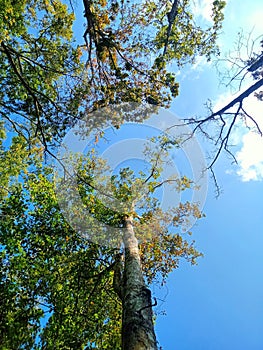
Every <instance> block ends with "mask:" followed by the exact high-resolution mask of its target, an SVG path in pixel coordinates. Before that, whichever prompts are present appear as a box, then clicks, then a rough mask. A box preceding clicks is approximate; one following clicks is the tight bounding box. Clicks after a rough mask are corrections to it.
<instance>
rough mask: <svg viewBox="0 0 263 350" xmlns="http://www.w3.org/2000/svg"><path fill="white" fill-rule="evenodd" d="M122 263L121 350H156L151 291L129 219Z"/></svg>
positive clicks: (126, 225)
mask: <svg viewBox="0 0 263 350" xmlns="http://www.w3.org/2000/svg"><path fill="white" fill-rule="evenodd" d="M123 240H124V246H125V261H124V272H123V281H122V282H123V284H122V309H123V314H122V350H157V342H156V336H155V333H154V327H153V319H152V317H153V313H152V299H151V291H150V290H149V289H148V288H147V287H146V285H145V283H144V279H143V275H142V270H141V261H140V255H139V248H138V241H137V239H136V237H135V234H134V230H133V224H132V218H131V217H129V218H127V219H126V220H125V232H124V237H123Z"/></svg>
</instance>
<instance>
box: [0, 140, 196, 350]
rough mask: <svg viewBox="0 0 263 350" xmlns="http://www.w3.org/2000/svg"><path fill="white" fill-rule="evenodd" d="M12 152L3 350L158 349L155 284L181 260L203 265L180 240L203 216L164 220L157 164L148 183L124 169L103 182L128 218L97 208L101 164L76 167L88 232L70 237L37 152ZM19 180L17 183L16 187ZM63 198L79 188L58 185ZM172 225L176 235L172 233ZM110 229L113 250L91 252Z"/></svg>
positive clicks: (4, 217)
mask: <svg viewBox="0 0 263 350" xmlns="http://www.w3.org/2000/svg"><path fill="white" fill-rule="evenodd" d="M10 147H11V148H12V150H14V149H15V150H16V152H17V155H18V157H17V159H20V160H21V161H20V163H19V162H18V164H17V165H16V166H15V169H16V171H15V172H14V175H13V176H9V178H8V179H7V173H8V169H9V168H11V169H12V168H14V164H12V159H11V157H10V151H9V150H6V151H5V152H2V164H3V168H2V171H1V177H2V178H4V179H6V180H5V181H6V183H5V187H4V188H3V190H4V191H5V192H4V193H2V195H3V196H2V201H1V220H0V226H1V229H0V232H1V243H2V246H1V274H2V281H1V310H2V312H1V323H0V331H1V333H0V335H1V343H2V344H3V346H5V348H7V349H11V348H17V349H20V348H21V349H22V348H27V349H32V348H35V349H41V348H45V349H61V348H64V349H71V348H72V347H73V348H86V349H94V348H98V349H103V348H105V349H107V348H114V349H120V348H122V349H132V348H136V347H137V348H139V349H151V348H152V349H155V348H157V343H156V339H155V335H154V331H153V323H152V322H153V321H152V304H154V302H153V301H152V299H151V292H150V289H149V283H151V282H152V281H153V280H154V279H157V280H158V279H159V280H160V279H161V280H163V279H165V278H166V277H167V274H168V273H169V272H170V271H171V270H172V269H174V268H176V267H177V265H178V262H179V259H180V258H186V259H187V260H189V261H190V262H191V263H195V260H196V258H197V257H198V256H200V253H198V252H197V251H196V250H195V248H194V246H193V243H191V242H189V240H188V239H187V238H183V237H181V235H180V234H179V233H176V230H177V228H178V227H179V226H180V225H181V223H182V222H183V221H184V218H185V217H188V216H194V217H197V218H198V217H201V216H202V214H201V213H200V211H199V210H198V207H197V206H196V205H194V204H192V205H191V204H190V203H187V202H186V203H181V204H180V206H179V207H178V208H171V210H170V211H169V212H168V213H165V212H163V211H162V210H161V208H160V204H159V203H158V200H157V199H156V198H154V196H152V195H151V194H154V191H155V189H157V188H159V187H160V186H161V185H162V181H163V180H161V179H160V177H159V174H160V171H161V162H158V164H157V163H156V162H154V167H153V168H152V169H150V170H151V171H150V176H146V175H145V174H141V175H140V176H136V175H135V174H134V173H133V172H132V171H131V170H129V169H123V170H122V171H121V172H120V174H119V175H114V176H113V177H111V178H108V179H107V182H108V184H111V189H112V190H111V192H110V193H111V194H113V195H114V197H115V199H117V200H118V202H119V201H121V203H122V204H123V207H122V210H119V211H116V210H115V209H114V208H113V209H109V207H108V206H105V204H104V202H103V201H102V200H101V190H102V188H101V187H100V186H99V184H100V183H101V181H100V178H102V177H103V178H105V170H104V169H103V168H102V166H101V164H102V163H101V164H98V163H94V159H96V160H97V158H94V156H92V155H88V156H87V157H82V158H81V159H80V160H79V162H78V164H77V169H78V174H79V181H78V189H79V193H80V195H81V196H82V199H83V203H84V208H85V210H88V212H89V213H90V215H88V216H86V218H83V217H82V213H81V208H78V207H77V208H75V213H73V214H74V216H75V218H76V217H77V216H78V215H79V218H80V219H82V220H83V219H85V220H86V221H87V223H88V227H89V230H86V231H84V232H80V231H77V230H74V229H72V227H71V226H70V225H69V224H68V223H67V221H66V220H65V218H64V217H63V215H62V213H61V211H60V207H59V205H58V202H57V196H56V192H55V190H54V184H53V182H52V181H51V177H52V173H51V170H50V169H49V168H47V167H43V165H42V159H41V157H42V156H41V154H43V150H41V149H39V148H38V147H36V148H35V149H34V150H32V149H31V150H30V151H29V152H28V151H27V149H26V143H25V141H24V140H23V138H21V137H20V138H15V139H14V141H13V143H12V145H11V146H10ZM21 164H22V165H21ZM96 165H97V167H96ZM3 169H5V171H6V172H4V170H3ZM99 174H100V176H99ZM94 175H95V176H94ZM15 177H19V178H20V179H21V181H20V182H19V183H18V182H17V181H16V179H15ZM7 180H8V182H7ZM146 180H147V181H146ZM104 181H105V180H104ZM145 181H146V182H145ZM167 181H170V182H171V183H174V184H175V187H176V188H177V190H179V189H184V188H185V189H187V188H188V187H189V186H190V185H191V182H189V180H187V179H186V178H182V179H180V178H170V179H167ZM90 182H92V186H93V187H91V186H90ZM104 183H105V182H104ZM145 183H146V184H147V186H146V192H145V195H144V196H143V197H142V198H141V200H139V201H138V202H137V201H135V198H138V199H139V196H138V194H139V193H140V192H141V191H140V190H141V188H142V185H145ZM87 184H88V185H87ZM107 188H109V186H107V184H106V183H105V189H107ZM144 188H145V187H144ZM59 190H60V191H61V192H63V191H64V193H65V195H66V196H67V197H66V199H67V200H68V201H69V200H70V201H71V202H74V197H75V196H76V191H75V190H76V187H75V185H74V184H72V182H71V179H69V182H66V183H65V182H64V181H63V182H61V183H60V184H59ZM73 207H74V205H73ZM139 214H140V215H139ZM94 219H95V220H94ZM98 220H99V222H100V225H97V221H98ZM101 223H103V224H105V225H106V228H107V231H105V226H103V227H101ZM169 224H171V225H172V226H173V227H174V230H175V234H173V232H171V231H170V230H169V231H168V225H169ZM111 228H114V234H115V235H114V236H112V237H113V240H114V242H115V244H116V245H115V247H112V248H111V247H108V248H107V247H103V246H101V245H98V244H97V243H96V242H94V240H95V238H94V237H97V236H98V237H100V239H101V238H104V239H105V237H106V236H107V235H112V232H113V231H111ZM94 230H96V235H95V236H94ZM135 233H136V236H137V237H138V238H136V237H135ZM103 234H104V237H103V236H102V235H103ZM91 239H92V240H93V242H92V241H91ZM137 239H138V241H139V242H137ZM121 242H124V248H123V246H122V245H121ZM138 244H139V245H138ZM121 313H122V316H121ZM45 315H46V316H45ZM121 323H122V345H121V335H120V332H121ZM14 334H15V336H14Z"/></svg>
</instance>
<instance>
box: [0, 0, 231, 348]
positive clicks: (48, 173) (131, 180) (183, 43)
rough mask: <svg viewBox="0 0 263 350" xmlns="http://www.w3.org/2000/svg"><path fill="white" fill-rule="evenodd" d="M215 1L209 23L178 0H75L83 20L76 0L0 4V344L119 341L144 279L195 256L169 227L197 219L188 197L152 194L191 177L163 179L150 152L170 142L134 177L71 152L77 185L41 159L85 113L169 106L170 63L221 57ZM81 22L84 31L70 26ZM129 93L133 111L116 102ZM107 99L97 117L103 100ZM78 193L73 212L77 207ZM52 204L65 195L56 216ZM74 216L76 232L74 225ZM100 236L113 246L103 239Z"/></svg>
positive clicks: (144, 292)
mask: <svg viewBox="0 0 263 350" xmlns="http://www.w3.org/2000/svg"><path fill="white" fill-rule="evenodd" d="M224 5H225V3H224V1H218V0H215V1H214V2H213V7H212V14H211V15H212V25H211V26H210V27H208V26H201V24H198V23H196V21H195V18H194V15H193V13H192V3H191V2H190V1H189V0H182V1H177V0H175V1H174V2H173V3H171V2H167V1H163V0H158V1H157V0H156V1H129V0H127V1H111V0H109V1H105V0H92V1H88V0H84V1H83V11H84V18H83V17H80V18H79V17H78V16H79V8H78V6H77V4H76V3H75V2H73V1H69V3H67V2H66V1H65V2H63V1H59V0H56V1H49V0H40V1H35V0H24V1H20V2H19V3H17V2H14V1H9V0H5V1H3V2H2V4H1V5H0V29H1V38H0V74H1V78H2V79H1V85H0V94H1V102H0V106H1V109H0V113H1V130H0V137H1V145H0V146H1V149H0V157H1V164H0V180H1V186H0V193H1V200H0V214H1V217H0V234H1V246H0V256H1V259H0V264H1V270H0V273H1V284H0V296H1V304H0V311H1V316H0V317H1V318H0V341H1V346H2V347H3V349H14V348H15V349H72V348H74V349H75V348H76V349H121V348H122V349H123V350H124V349H125V350H126V349H128V347H127V346H129V344H128V345H123V344H124V343H127V341H123V339H124V338H125V332H123V330H122V331H121V323H122V324H125V327H126V328H127V329H128V331H129V329H130V328H129V327H128V326H130V323H129V322H130V319H132V318H133V320H136V319H138V318H142V319H145V320H146V321H149V320H150V318H151V317H152V312H151V310H152V304H151V293H150V290H149V285H150V284H151V283H152V282H153V281H154V280H157V281H159V282H160V283H162V282H163V281H165V279H166V278H167V275H168V274H169V273H170V272H171V271H172V270H173V269H174V268H177V267H178V263H179V260H180V259H181V258H185V259H187V260H188V261H190V262H191V263H193V264H194V263H195V262H196V259H197V258H198V257H199V256H200V255H201V254H200V253H199V252H198V251H197V250H196V249H195V246H194V241H192V240H191V238H190V237H188V236H187V233H186V234H185V236H183V235H182V234H181V233H180V227H181V226H182V224H183V222H184V220H185V219H187V218H189V217H191V216H193V217H195V218H201V217H202V215H203V214H202V213H201V212H200V210H199V208H198V205H197V204H196V203H190V202H184V203H183V202H181V203H180V204H179V206H178V207H175V208H170V210H169V211H167V212H165V211H163V210H162V207H161V204H160V203H159V200H158V196H157V195H156V190H157V189H158V188H160V187H161V186H162V185H163V184H164V181H167V182H169V183H171V184H173V185H174V191H183V190H187V189H189V188H191V186H193V185H194V184H193V183H192V182H191V181H190V180H189V179H187V178H186V177H185V176H182V177H173V178H169V179H164V180H163V179H161V174H162V169H163V167H165V163H164V162H163V160H162V157H161V154H162V152H164V153H165V152H169V147H178V140H171V139H167V138H166V139H165V137H166V136H163V137H161V138H159V139H158V138H157V139H155V140H152V142H155V143H156V144H157V145H158V147H157V151H156V150H155V151H154V152H153V153H151V152H150V153H149V152H148V156H149V163H150V164H151V167H150V168H149V169H148V170H149V171H148V172H140V173H138V174H137V173H135V172H134V171H132V170H131V169H129V168H123V169H121V171H120V172H119V173H118V174H111V176H108V174H109V170H108V168H107V165H106V164H104V163H103V161H102V160H101V159H100V158H99V156H98V155H97V154H96V153H94V150H90V151H89V152H88V153H87V154H86V155H83V156H81V157H79V158H77V159H74V157H72V159H71V157H70V156H69V158H68V159H67V161H66V162H65V164H63V165H64V166H66V165H67V162H69V163H71V164H74V167H75V169H76V174H77V180H78V181H77V182H74V181H72V177H70V176H69V177H68V173H67V172H66V173H65V178H63V179H62V181H61V179H57V178H56V174H54V172H53V169H52V167H50V166H48V165H46V164H45V156H46V154H47V153H51V154H52V155H54V153H53V151H54V148H55V146H57V145H58V144H59V142H60V141H61V139H62V137H63V136H64V135H65V133H66V132H67V131H68V130H69V129H70V128H71V127H72V126H74V125H75V124H76V123H77V122H78V121H79V120H81V119H82V118H83V117H85V119H86V121H88V123H89V129H88V130H87V131H86V132H88V133H89V132H91V131H93V132H94V131H100V130H102V128H103V127H104V126H105V124H107V123H110V124H111V125H113V126H115V127H117V128H118V127H119V126H120V125H121V123H123V121H127V120H134V121H138V122H140V121H142V120H143V119H145V118H147V117H148V116H149V113H148V110H147V106H148V104H151V105H153V106H155V107H156V109H158V108H159V107H161V106H164V107H168V106H169V104H170V102H171V101H172V98H174V97H176V96H177V95H178V92H179V90H178V89H179V85H178V83H177V81H176V75H175V73H174V71H175V68H174V67H178V66H179V67H181V66H183V65H185V64H187V63H192V62H194V60H195V58H196V57H198V56H200V55H201V56H205V57H206V58H207V59H208V60H209V59H211V57H212V56H213V55H216V54H218V48H217V46H216V38H217V36H218V34H219V32H220V29H221V25H222V20H223V8H224ZM83 20H84V23H85V27H84V30H83V33H82V32H81V35H79V30H75V33H73V32H74V31H73V28H74V26H75V25H77V24H78V23H81V24H82V23H83ZM73 34H75V35H76V38H74V36H75V35H73ZM127 102H136V103H139V104H141V105H142V109H141V110H140V111H139V113H134V114H133V113H129V111H127V110H126V109H125V107H124V108H122V107H120V108H119V109H118V106H119V105H120V104H121V103H122V104H121V106H123V103H124V106H125V103H127ZM112 106H114V110H115V113H114V114H112V115H110V119H108V118H106V119H105V114H101V108H102V107H106V108H111V107H112ZM115 107H116V108H115ZM116 110H117V112H116ZM94 111H95V112H97V113H94V114H91V112H94ZM5 135H7V139H5ZM160 150H161V151H162V152H160ZM146 155H147V152H146ZM55 183H56V187H55ZM109 188H110V193H108V192H107V191H108V189H109ZM142 188H143V193H142ZM76 191H77V192H78V193H79V195H80V198H81V200H82V203H83V207H84V209H85V211H84V212H83V211H82V209H81V208H80V207H79V206H77V205H74V199H75V196H76ZM105 191H106V194H108V197H109V201H108V202H106V203H107V204H109V205H105V202H104V200H103V198H102V197H103V196H104V197H105ZM58 193H60V201H58ZM61 200H62V201H63V200H64V201H65V202H67V203H69V202H70V203H71V204H72V206H71V210H70V212H68V213H67V215H65V212H63V210H62V209H63V205H62V202H61ZM114 203H117V206H115V204H114ZM120 203H121V205H120ZM87 213H88V215H86V214H87ZM70 217H72V218H73V225H72V221H71V222H69V220H68V219H69V218H70ZM83 220H84V224H85V226H84V228H85V231H84V232H83V227H81V228H82V229H81V230H80V227H78V226H77V225H78V223H79V222H81V223H82V222H83ZM74 222H75V223H76V225H75V226H74ZM101 224H103V225H101ZM129 234H130V236H129ZM105 235H106V236H107V235H108V236H109V237H110V239H111V242H113V243H114V244H110V245H105V244H104V245H103V244H101V242H102V241H103V240H104V242H105ZM135 235H136V237H137V238H136V237H135ZM94 237H96V238H97V239H98V241H96V240H94ZM129 267H135V270H136V269H137V270H136V271H137V272H138V274H137V276H134V275H132V274H130V272H131V269H130V270H129ZM136 277H137V278H138V281H139V285H136V283H135V282H136V281H137V280H136ZM131 285H132V290H131V293H132V292H133V297H130V300H131V299H133V301H132V302H131V303H130V304H129V293H128V292H129V289H128V287H129V286H131ZM138 291H139V292H140V295H139V296H138V297H137V296H136V293H137V294H139V293H138ZM131 305H133V306H132V307H131ZM134 307H138V309H134ZM126 314H127V317H126V316H125V315H126ZM130 316H131V317H130ZM125 317H126V318H125ZM135 323H136V322H133V325H132V326H133V328H132V329H133V331H134V332H135V333H136V329H135V328H136V327H134V324H135ZM141 323H142V322H141ZM147 324H150V326H152V320H150V322H148V323H147ZM141 328H143V325H142V327H141ZM121 333H122V340H121ZM149 333H150V331H149ZM126 334H127V330H126ZM152 338H154V337H152ZM155 345H156V344H155ZM144 348H145V347H144ZM146 349H147V350H149V347H147V345H146Z"/></svg>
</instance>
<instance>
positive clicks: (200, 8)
mask: <svg viewBox="0 0 263 350" xmlns="http://www.w3.org/2000/svg"><path fill="white" fill-rule="evenodd" d="M212 5H213V1H212V0H195V1H194V4H193V13H194V15H195V16H200V17H202V18H204V19H205V20H207V21H209V22H212V18H211V14H212Z"/></svg>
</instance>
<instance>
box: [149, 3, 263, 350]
mask: <svg viewBox="0 0 263 350" xmlns="http://www.w3.org/2000/svg"><path fill="white" fill-rule="evenodd" d="M196 3H197V4H198V3H199V4H201V6H200V8H201V9H202V10H203V12H200V14H202V15H204V16H206V17H208V13H209V9H208V7H207V3H211V1H196ZM202 4H203V6H202ZM262 10H263V7H262V2H261V1H258V0H254V1H253V2H252V1H249V0H243V1H239V0H229V1H227V7H226V10H225V22H224V28H223V34H222V36H221V37H220V41H219V42H220V46H221V50H222V51H223V52H225V53H227V52H229V50H232V49H233V47H234V43H235V42H236V39H237V33H238V31H240V29H241V28H243V30H244V33H245V34H246V33H249V32H250V31H251V30H252V29H253V32H252V36H253V37H254V38H256V37H257V36H258V35H259V34H263V22H262ZM222 57H223V55H222ZM179 78H180V79H181V84H180V96H179V97H178V98H177V99H176V100H175V102H174V103H173V106H172V108H171V110H172V111H173V112H174V113H176V115H178V116H180V117H186V116H191V115H198V114H199V115H202V112H203V104H204V103H205V102H206V100H207V98H210V99H212V101H213V102H214V103H215V104H216V105H218V106H220V105H222V103H225V102H226V101H228V100H229V99H230V98H233V95H232V92H231V91H230V90H229V89H227V88H225V87H223V86H220V85H219V80H218V76H217V74H216V71H215V69H214V67H213V65H207V64H202V62H200V64H199V65H197V66H196V67H195V69H192V70H191V69H190V70H188V71H186V72H185V71H183V72H181V74H180V76H179ZM247 108H248V109H250V110H251V111H252V112H253V113H254V115H256V116H257V117H258V118H260V117H262V114H263V105H262V103H261V104H259V103H258V102H257V101H256V100H255V99H254V98H252V99H248V101H247ZM234 141H235V144H236V145H237V151H238V152H237V153H236V154H237V157H238V160H239V161H240V164H239V166H235V165H231V161H230V160H229V159H228V158H227V157H226V156H225V155H222V156H221V158H220V159H219V161H218V162H217V164H216V167H215V170H216V175H217V179H218V181H219V184H220V185H221V188H222V190H223V193H222V194H221V196H220V197H219V198H218V199H215V195H214V190H215V188H214V185H213V183H212V181H211V182H210V184H209V192H208V196H207V200H206V203H205V208H204V211H205V213H206V218H205V219H203V220H202V221H200V222H198V225H197V226H195V227H194V229H193V235H194V238H195V240H196V244H197V247H198V248H199V250H200V251H202V252H203V253H204V258H202V259H200V260H199V264H198V266H195V267H192V266H190V265H189V264H187V263H183V264H182V265H181V268H180V269H178V270H177V271H175V272H174V273H172V275H171V276H170V277H169V280H168V283H167V286H166V288H164V289H163V290H162V291H160V290H158V288H157V287H156V290H155V292H156V294H157V295H159V296H160V298H162V297H161V296H163V298H164V299H165V302H164V303H162V302H160V303H159V306H157V309H156V311H157V312H160V311H162V310H165V311H166V314H167V315H166V316H159V317H158V320H157V325H156V330H157V337H158V340H159V342H160V345H162V347H163V349H165V350H189V349H195V350H199V349H200V350H230V349H231V350H236V349H238V350H245V349H246V350H247V349H251V350H262V349H263V279H262V270H263V254H262V247H263V230H262V219H263V199H262V193H263V180H262V179H263V176H262V175H263V172H262V164H263V162H262V161H263V158H262V157H263V147H262V139H260V138H259V137H258V136H257V135H255V134H252V133H248V132H247V130H244V129H240V130H238V131H237V132H236V134H235V135H234Z"/></svg>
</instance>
